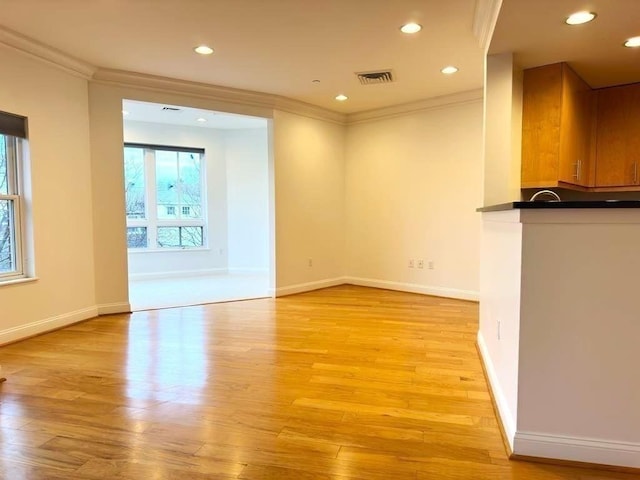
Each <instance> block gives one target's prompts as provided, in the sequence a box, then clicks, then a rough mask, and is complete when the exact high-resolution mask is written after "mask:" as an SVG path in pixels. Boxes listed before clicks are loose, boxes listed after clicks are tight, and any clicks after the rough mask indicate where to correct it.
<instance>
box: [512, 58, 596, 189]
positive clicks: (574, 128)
mask: <svg viewBox="0 0 640 480" xmlns="http://www.w3.org/2000/svg"><path fill="white" fill-rule="evenodd" d="M593 106H594V102H593V93H592V90H591V88H590V87H589V85H587V84H586V83H585V82H584V81H583V80H582V79H581V78H580V77H579V76H578V75H576V73H575V72H574V71H573V70H571V68H570V67H569V66H568V65H567V64H564V63H555V64H552V65H545V66H543V67H537V68H531V69H528V70H525V71H524V79H523V98H522V188H541V187H557V186H561V185H562V184H568V185H580V186H585V187H586V186H589V185H590V184H591V177H592V175H591V171H592V169H591V164H592V161H591V157H592V154H591V148H590V147H591V137H592V128H593V118H594V117H593Z"/></svg>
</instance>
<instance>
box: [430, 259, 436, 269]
mask: <svg viewBox="0 0 640 480" xmlns="http://www.w3.org/2000/svg"><path fill="white" fill-rule="evenodd" d="M428 266H429V270H433V269H434V268H436V267H435V263H434V262H433V260H429V263H428Z"/></svg>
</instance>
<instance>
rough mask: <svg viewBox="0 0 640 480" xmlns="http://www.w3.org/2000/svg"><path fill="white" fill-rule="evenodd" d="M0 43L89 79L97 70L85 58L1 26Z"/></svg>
mask: <svg viewBox="0 0 640 480" xmlns="http://www.w3.org/2000/svg"><path fill="white" fill-rule="evenodd" d="M0 44H2V45H5V46H7V47H10V48H13V49H14V50H18V51H20V52H22V53H25V54H27V55H29V56H30V57H32V58H35V59H37V60H40V61H43V62H45V63H47V64H49V65H53V66H54V67H56V68H59V69H61V70H64V71H65V72H67V73H70V74H72V75H75V76H79V77H82V78H84V79H87V80H88V79H90V78H91V76H92V75H93V74H94V72H95V71H96V67H95V66H93V65H91V64H89V63H87V62H85V61H83V60H80V59H78V58H75V57H72V56H71V55H68V54H66V53H64V52H63V51H61V50H58V49H56V48H53V47H50V46H48V45H45V44H44V43H40V42H38V41H37V40H33V39H32V38H29V37H25V36H24V35H21V34H20V33H18V32H14V31H13V30H9V29H8V28H5V27H0Z"/></svg>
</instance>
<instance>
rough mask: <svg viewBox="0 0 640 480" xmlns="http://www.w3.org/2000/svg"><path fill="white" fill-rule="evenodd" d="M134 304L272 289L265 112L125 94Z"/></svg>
mask: <svg viewBox="0 0 640 480" xmlns="http://www.w3.org/2000/svg"><path fill="white" fill-rule="evenodd" d="M122 112H123V138H124V145H123V151H124V155H123V157H124V177H125V179H124V181H125V202H126V205H125V206H126V221H127V245H128V255H127V256H128V268H129V270H128V272H129V301H130V303H131V308H132V310H134V311H137V310H148V309H154V308H166V307H175V306H185V305H197V304H203V303H214V302H222V301H232V300H244V299H250V298H261V297H268V296H270V292H271V291H273V288H272V287H273V285H272V278H273V275H272V269H273V261H272V257H273V255H272V249H273V246H272V245H271V238H272V235H271V228H272V225H271V220H270V219H271V218H273V215H272V214H271V212H270V205H272V202H271V201H270V198H271V192H272V188H271V181H270V175H269V170H270V169H269V157H270V156H269V134H268V125H267V122H268V120H267V119H265V118H259V117H250V116H246V115H237V114H230V113H223V112H214V111H210V110H202V109H197V108H191V107H183V106H176V105H168V104H158V103H148V102H140V101H134V100H124V101H123V104H122Z"/></svg>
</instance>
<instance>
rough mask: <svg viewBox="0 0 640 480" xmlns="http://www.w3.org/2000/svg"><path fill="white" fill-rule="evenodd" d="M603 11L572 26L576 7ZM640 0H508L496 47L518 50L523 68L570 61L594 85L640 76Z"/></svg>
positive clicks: (497, 50)
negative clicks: (638, 40) (639, 42)
mask: <svg viewBox="0 0 640 480" xmlns="http://www.w3.org/2000/svg"><path fill="white" fill-rule="evenodd" d="M580 10H588V11H592V12H596V13H597V15H598V16H597V17H596V19H595V20H594V21H592V22H590V23H587V24H584V25H576V26H569V25H566V24H565V23H564V20H565V18H566V17H567V16H568V15H569V14H571V13H573V12H576V11H580ZM635 36H640V0H504V1H503V3H502V9H501V11H500V16H499V18H498V23H497V25H496V28H495V31H494V35H493V39H492V41H491V47H490V49H489V52H490V53H504V52H514V59H515V62H516V63H517V64H518V65H519V66H520V67H522V68H529V67H535V66H539V65H546V64H549V63H555V62H560V61H567V62H568V63H569V64H570V65H571V66H572V67H573V68H574V70H575V71H576V72H577V73H578V74H579V75H580V76H582V77H583V78H584V80H585V81H586V82H587V83H588V84H589V85H591V86H592V87H594V88H596V87H603V86H610V85H619V84H625V83H632V82H639V81H640V48H626V47H623V43H624V41H625V40H626V39H627V38H630V37H635Z"/></svg>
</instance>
